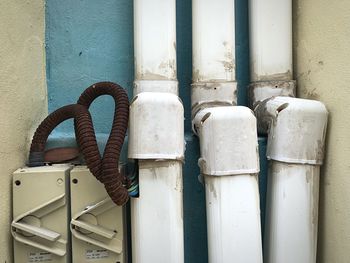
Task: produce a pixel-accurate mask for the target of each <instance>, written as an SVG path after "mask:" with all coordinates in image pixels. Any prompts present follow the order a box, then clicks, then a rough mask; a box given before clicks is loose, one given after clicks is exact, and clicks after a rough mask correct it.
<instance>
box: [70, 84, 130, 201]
mask: <svg viewBox="0 0 350 263" xmlns="http://www.w3.org/2000/svg"><path fill="white" fill-rule="evenodd" d="M102 95H110V96H112V97H113V99H114V101H115V110H114V120H113V125H112V130H111V133H110V135H109V138H108V141H107V144H106V147H105V150H104V153H103V158H102V180H101V182H102V183H103V184H104V185H105V188H106V190H107V192H108V194H109V195H110V196H111V198H112V199H113V201H114V202H115V203H116V204H118V205H122V204H124V203H126V202H127V201H128V198H129V194H128V191H127V189H126V188H125V187H124V186H123V180H124V178H123V177H122V176H121V175H120V173H119V169H118V162H119V157H120V152H121V149H122V146H123V142H124V139H125V135H126V131H127V128H128V121H129V100H128V95H127V94H126V92H125V90H124V89H123V88H122V87H120V86H119V85H117V84H115V83H112V82H99V83H96V84H94V85H92V86H90V87H88V88H87V89H86V90H85V91H84V92H83V93H82V94H81V96H80V98H79V100H78V104H80V105H83V106H85V107H86V108H87V109H88V108H89V107H90V105H91V103H92V102H93V101H94V100H95V99H96V98H97V97H99V96H102ZM77 125H78V123H76V126H77ZM89 157H90V156H89ZM92 157H93V156H92ZM86 163H87V164H88V160H86Z"/></svg>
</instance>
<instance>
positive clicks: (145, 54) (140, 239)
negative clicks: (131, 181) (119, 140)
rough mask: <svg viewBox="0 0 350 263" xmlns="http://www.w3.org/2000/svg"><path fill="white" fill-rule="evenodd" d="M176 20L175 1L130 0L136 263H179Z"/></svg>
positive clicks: (180, 133) (180, 117)
mask: <svg viewBox="0 0 350 263" xmlns="http://www.w3.org/2000/svg"><path fill="white" fill-rule="evenodd" d="M175 18H176V10H175V0H134V27H135V31H134V32H135V33H134V40H135V45H134V46H135V82H134V99H133V102H132V104H131V106H130V122H129V125H130V126H129V136H130V137H129V150H128V156H129V158H133V159H139V160H140V161H139V191H140V192H139V194H140V196H139V198H135V199H133V200H132V201H131V214H132V219H131V221H132V226H131V230H132V256H133V262H135V263H149V262H155V263H162V262H170V263H178V262H179V263H181V262H184V236H183V235H184V234H183V202H182V160H183V158H184V126H183V122H184V110H183V106H182V103H181V101H180V99H179V98H178V96H177V94H178V83H177V79H176V21H175Z"/></svg>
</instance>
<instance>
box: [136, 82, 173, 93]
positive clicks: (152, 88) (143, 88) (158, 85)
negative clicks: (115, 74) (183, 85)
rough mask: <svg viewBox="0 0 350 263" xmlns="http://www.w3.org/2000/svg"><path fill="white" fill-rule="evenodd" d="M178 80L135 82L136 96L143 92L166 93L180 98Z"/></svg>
mask: <svg viewBox="0 0 350 263" xmlns="http://www.w3.org/2000/svg"><path fill="white" fill-rule="evenodd" d="M178 86H179V83H178V81H177V80H135V81H134V91H133V94H134V96H137V95H138V94H139V93H142V92H164V93H171V94H174V95H176V96H178V93H179V91H178Z"/></svg>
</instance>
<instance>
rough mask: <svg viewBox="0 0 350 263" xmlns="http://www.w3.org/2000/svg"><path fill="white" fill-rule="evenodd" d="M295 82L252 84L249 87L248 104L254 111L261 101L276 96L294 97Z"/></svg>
mask: <svg viewBox="0 0 350 263" xmlns="http://www.w3.org/2000/svg"><path fill="white" fill-rule="evenodd" d="M295 95H296V81H295V80H272V81H259V82H253V83H251V84H250V85H249V103H250V107H251V108H252V109H254V108H255V107H256V106H257V105H258V104H259V103H261V102H262V101H264V100H266V99H269V98H271V97H276V96H286V97H295Z"/></svg>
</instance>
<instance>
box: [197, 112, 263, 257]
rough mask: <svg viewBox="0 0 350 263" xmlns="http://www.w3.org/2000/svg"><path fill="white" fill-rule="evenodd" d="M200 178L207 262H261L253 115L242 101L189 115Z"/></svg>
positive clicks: (254, 121) (256, 154)
mask: <svg viewBox="0 0 350 263" xmlns="http://www.w3.org/2000/svg"><path fill="white" fill-rule="evenodd" d="M194 129H195V130H196V132H197V134H198V135H199V139H200V148H201V149H200V150H201V158H200V160H199V161H198V163H199V166H200V168H201V174H202V175H204V177H205V188H206V209H207V229H208V249H209V250H208V255H209V262H211V263H215V262H222V263H226V262H232V259H234V260H235V262H239V263H240V262H242V263H243V262H252V263H259V262H262V246H261V226H260V208H259V190H258V182H257V173H258V172H259V159H258V153H257V147H258V146H257V131H256V119H255V117H254V115H253V113H252V112H251V110H250V109H248V108H246V107H242V106H224V107H211V108H206V109H204V110H202V111H200V112H199V113H198V114H197V115H196V117H195V119H194Z"/></svg>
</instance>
